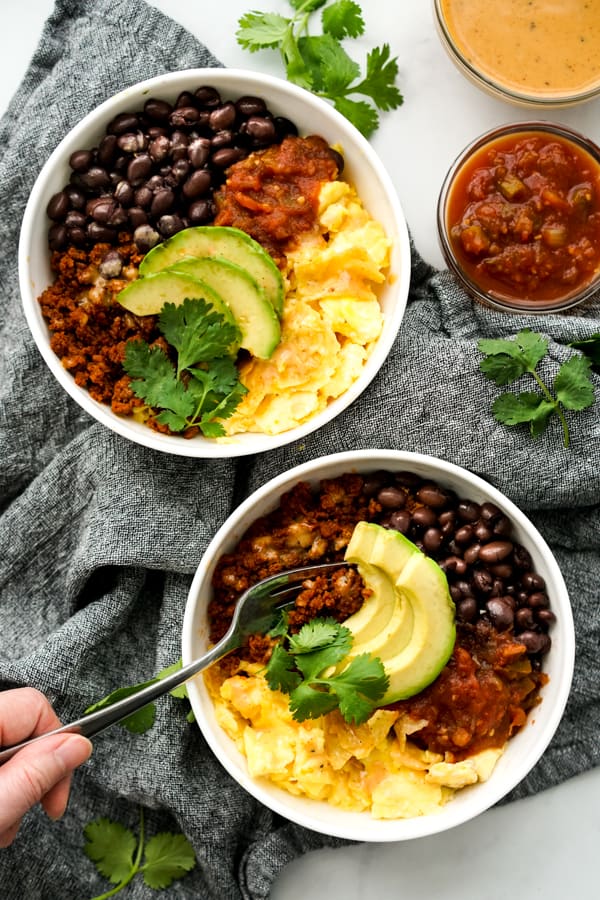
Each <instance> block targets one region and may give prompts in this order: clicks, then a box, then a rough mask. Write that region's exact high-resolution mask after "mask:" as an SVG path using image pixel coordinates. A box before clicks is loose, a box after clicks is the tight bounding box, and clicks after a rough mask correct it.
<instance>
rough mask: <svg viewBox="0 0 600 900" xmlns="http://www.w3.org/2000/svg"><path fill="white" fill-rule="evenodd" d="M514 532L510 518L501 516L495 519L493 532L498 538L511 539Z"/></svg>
mask: <svg viewBox="0 0 600 900" xmlns="http://www.w3.org/2000/svg"><path fill="white" fill-rule="evenodd" d="M511 531H512V525H511V522H510V519H509V518H508V516H504V515H500V516H498V518H497V519H494V523H493V525H492V532H493V534H494V535H495V536H496V537H509V535H510V533H511Z"/></svg>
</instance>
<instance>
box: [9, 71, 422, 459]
mask: <svg viewBox="0 0 600 900" xmlns="http://www.w3.org/2000/svg"><path fill="white" fill-rule="evenodd" d="M189 81H193V82H195V83H196V84H201V83H203V82H204V83H214V84H215V85H216V86H217V87H220V88H221V89H222V91H223V93H224V94H226V93H227V92H228V91H229V92H230V93H232V94H235V93H237V95H238V96H241V95H242V94H243V93H251V92H254V93H258V92H259V91H260V90H262V91H264V92H265V93H266V94H269V92H271V93H272V94H273V96H274V97H275V98H276V99H274V100H273V101H272V104H273V105H274V106H278V105H281V103H282V102H283V99H284V98H291V99H293V100H294V101H295V102H299V103H302V105H303V106H305V107H306V109H307V115H306V117H307V119H308V120H310V113H311V110H313V111H316V112H318V113H319V114H320V115H325V116H326V117H328V118H329V119H330V120H331V123H332V129H333V128H335V130H336V133H339V136H340V143H341V145H342V147H343V146H344V144H345V143H346V145H347V144H348V142H351V143H352V144H353V145H354V146H355V148H356V152H355V155H356V157H357V158H360V161H361V163H364V164H365V166H368V167H369V168H370V169H371V171H373V172H374V174H375V175H376V177H377V180H378V182H379V185H380V196H381V197H382V198H383V197H385V203H386V206H387V208H388V209H389V215H390V222H393V233H392V234H389V235H388V236H389V237H390V238H391V240H392V264H391V266H390V272H391V275H392V278H390V280H389V281H388V282H387V283H388V285H389V286H391V287H393V290H394V295H395V300H394V305H393V309H392V310H391V311H387V312H385V320H384V327H383V329H382V333H381V335H380V337H379V338H378V340H377V342H376V344H375V347H374V348H373V351H372V352H371V354H370V356H369V358H368V359H367V360H366V362H365V364H364V366H363V369H362V371H361V373H360V374H359V376H358V378H357V379H356V380H355V381H354V382H353V383H352V385H350V387H349V388H348V390H347V391H345V392H344V393H343V394H342V395H340V397H337V398H335V399H334V400H332V401H331V402H330V403H329V404H328V405H327V407H325V409H324V410H321V411H320V412H318V413H317V414H315V415H314V416H312V417H311V418H310V419H308V420H307V421H306V422H304V423H302V424H301V425H300V426H298V427H297V428H293V429H290V430H288V431H287V432H282V433H281V434H279V435H266V434H263V433H259V432H253V433H246V434H242V435H237V436H233V437H231V438H223V439H208V438H204V437H203V436H200V435H199V436H197V437H196V438H194V439H191V440H189V439H186V438H183V437H179V436H177V435H163V434H160V433H158V432H156V431H153V430H152V429H151V428H149V427H148V426H146V425H142V424H141V423H136V422H135V421H134V420H133V419H132V418H131V417H122V416H118V415H116V414H115V413H113V412H112V410H111V409H110V407H109V406H107V405H106V404H103V403H99V402H98V401H96V400H93V399H92V397H91V396H90V395H89V393H88V391H87V390H86V389H85V388H81V387H79V386H78V385H76V383H75V380H74V378H73V377H72V375H71V374H70V373H68V372H67V371H66V370H65V369H64V368H63V366H62V365H61V362H60V360H59V358H58V357H57V356H56V355H55V354H54V352H53V351H52V349H51V348H50V342H49V332H48V328H47V325H46V323H45V321H44V320H43V318H42V317H41V313H40V312H39V309H38V304H37V297H38V296H39V294H36V291H35V289H34V285H33V282H32V277H31V275H30V252H31V250H32V245H33V242H34V240H35V235H36V224H39V222H38V217H39V215H40V211H43V215H44V216H45V207H46V203H44V202H42V201H43V200H44V195H45V193H48V183H49V181H51V179H52V173H53V172H54V171H55V168H56V167H57V166H61V165H64V163H65V159H68V155H69V151H72V150H73V149H76V147H77V146H78V144H79V140H80V135H81V136H83V139H84V140H85V135H86V134H87V133H88V132H89V131H93V130H94V129H95V130H96V131H100V128H101V127H102V126H103V125H106V124H108V122H109V121H110V119H111V118H113V116H114V115H115V114H117V113H118V112H120V111H123V109H120V107H123V108H125V106H126V105H127V104H128V103H136V104H137V105H139V104H140V102H141V101H142V98H143V99H147V95H148V94H149V93H150V92H155V93H157V94H159V93H165V92H168V91H169V90H170V89H172V92H173V93H174V92H176V91H177V90H182V89H183V82H189ZM236 82H241V84H240V86H239V88H237V89H236V86H235V85H236ZM309 131H310V129H308V130H306V133H309ZM355 167H356V166H355ZM362 200H363V202H364V203H365V206H366V208H367V209H369V200H368V198H366V197H362ZM46 202H47V199H46ZM45 222H46V220H45V219H44V223H45ZM388 230H389V229H386V231H388ZM17 258H18V270H19V288H20V294H21V303H22V308H23V311H24V314H25V319H26V321H27V324H28V326H29V330H30V332H31V334H32V336H33V339H34V341H35V343H36V345H37V347H38V350H39V351H40V353H41V355H42V357H43V359H44V362H45V363H46V365H47V366H48V368H49V369H50V371H51V372H52V374H53V375H54V377H55V378H56V380H57V381H58V382H59V384H60V385H61V386H62V387H63V388H64V389H65V390H66V392H67V393H68V394H69V396H70V397H71V398H72V399H73V400H75V402H76V403H78V404H79V406H80V407H82V408H83V409H84V410H85V411H86V412H87V413H88V414H89V415H91V416H92V417H93V418H94V419H96V421H98V422H100V423H101V424H102V425H104V426H106V427H107V428H109V429H110V430H111V431H113V432H115V433H117V434H119V435H120V436H121V437H125V438H127V439H128V440H131V441H133V442H134V443H137V444H141V445H142V446H146V447H149V448H151V449H154V450H159V451H161V452H164V453H166V454H169V455H175V456H186V457H190V458H199V459H209V458H210V459H222V458H230V457H231V458H233V457H237V456H246V455H249V454H254V453H261V452H267V451H269V450H271V449H275V448H276V447H281V446H284V445H286V444H289V443H292V442H293V441H297V440H299V439H301V438H304V437H306V436H307V435H308V434H311V433H312V432H314V431H316V430H317V429H318V428H320V427H322V426H323V425H325V424H327V423H328V422H329V421H331V420H332V419H334V418H335V417H336V416H337V415H339V414H340V413H341V412H343V411H344V410H345V409H346V408H347V407H348V406H350V405H351V404H352V403H353V402H354V401H355V400H356V399H357V398H358V397H359V396H360V395H361V394H362V393H363V391H364V390H365V389H366V388H367V387H368V385H369V384H370V382H371V381H372V380H373V378H374V377H375V376H376V374H377V372H378V371H379V369H380V368H381V366H382V365H383V363H384V362H385V359H386V358H387V356H388V355H389V352H390V350H391V348H392V345H393V343H394V341H395V339H396V336H397V334H398V331H399V329H400V326H401V323H402V319H403V317H404V313H405V310H406V306H407V302H408V293H409V287H410V277H411V262H412V253H411V246H410V238H409V232H408V224H407V221H406V218H405V215H404V212H403V210H402V207H401V204H400V200H399V196H398V193H397V191H396V189H395V188H394V185H393V182H392V180H391V176H390V175H389V173H388V171H387V169H386V168H385V166H384V164H383V161H382V160H381V159H380V157H379V156H378V155H377V153H376V152H375V150H374V148H373V146H372V145H371V144H370V143H369V141H368V140H367V139H366V138H365V137H364V136H363V135H362V134H361V133H360V132H359V131H358V129H356V128H355V127H354V126H353V125H352V124H351V123H350V122H349V121H348V120H347V119H346V118H345V117H344V116H342V115H341V113H339V112H338V111H337V110H335V109H334V108H333V107H332V106H331V105H330V104H328V103H327V102H326V101H325V100H323V99H321V98H319V97H317V96H315V95H314V94H312V93H311V92H310V91H307V90H304V89H303V88H300V87H298V86H297V85H294V84H292V83H290V82H288V81H287V80H285V79H284V78H280V77H278V76H274V75H265V74H262V73H260V72H257V71H252V70H250V69H242V68H226V67H218V66H217V67H214V68H212V67H204V68H188V69H181V70H178V71H174V72H167V73H165V74H163V75H157V76H153V77H152V78H148V79H145V80H143V81H139V82H136V83H134V84H132V85H130V86H128V87H126V88H124V89H122V90H121V91H118V92H117V93H115V94H113V95H112V96H111V97H109V98H107V99H106V100H104V101H102V103H100V104H98V105H97V106H95V107H94V108H93V109H92V110H90V111H89V112H88V113H87V114H86V115H85V116H84V117H83V118H82V119H80V120H79V121H78V122H77V124H76V125H74V126H73V128H72V129H70V130H69V131H68V132H67V133H66V134H65V135H64V136H63V138H62V139H61V140H60V142H59V143H58V144H57V146H56V147H55V148H54V150H53V151H52V153H51V154H50V156H49V157H48V159H47V160H46V162H45V163H44V165H43V166H42V168H41V169H40V171H39V173H38V175H37V178H36V180H35V183H34V185H33V187H32V189H31V192H30V195H29V198H28V201H27V205H26V207H25V211H24V214H23V219H22V222H21V229H20V236H19V246H18V255H17ZM392 265H393V269H392Z"/></svg>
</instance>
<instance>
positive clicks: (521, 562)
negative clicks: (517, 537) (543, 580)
mask: <svg viewBox="0 0 600 900" xmlns="http://www.w3.org/2000/svg"><path fill="white" fill-rule="evenodd" d="M513 563H514V565H515V566H516V568H517V569H523V570H524V571H529V570H530V569H532V568H533V562H532V559H531V554H530V553H529V551H528V550H526V549H525V547H522V546H521V544H515V549H514V550H513Z"/></svg>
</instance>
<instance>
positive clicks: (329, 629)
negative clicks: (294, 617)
mask: <svg viewBox="0 0 600 900" xmlns="http://www.w3.org/2000/svg"><path fill="white" fill-rule="evenodd" d="M342 630H343V632H344V633H345V634H347V635H349V634H350V632H349V630H348V629H347V628H343V629H342V628H341V627H340V625H339V623H338V622H336V620H335V619H333V618H325V619H320V618H317V619H311V620H310V621H309V622H305V624H304V625H303V626H302V628H301V629H300V631H299V632H298V634H290V636H289V645H290V652H291V653H294V654H296V653H311V652H312V651H313V650H320V649H321V648H322V647H327V646H328V645H329V644H331V643H333V642H335V641H337V640H338V637H339V635H340V633H341V632H342Z"/></svg>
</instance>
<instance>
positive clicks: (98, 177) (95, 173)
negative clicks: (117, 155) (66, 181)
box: [79, 166, 110, 191]
mask: <svg viewBox="0 0 600 900" xmlns="http://www.w3.org/2000/svg"><path fill="white" fill-rule="evenodd" d="M79 177H80V179H81V182H82V184H84V185H85V187H87V188H89V189H90V190H93V191H100V190H102V189H103V188H107V187H108V186H109V185H110V176H109V174H108V172H107V171H106V169H102V168H100V166H92V167H91V168H90V169H88V170H87V172H82V173H81V174H80V175H79Z"/></svg>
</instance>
